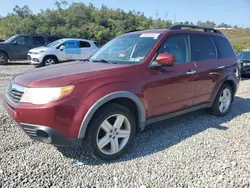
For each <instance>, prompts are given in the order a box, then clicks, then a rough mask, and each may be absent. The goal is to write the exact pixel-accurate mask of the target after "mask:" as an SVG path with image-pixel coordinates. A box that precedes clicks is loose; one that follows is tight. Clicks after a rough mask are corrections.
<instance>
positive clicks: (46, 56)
mask: <svg viewBox="0 0 250 188" xmlns="http://www.w3.org/2000/svg"><path fill="white" fill-rule="evenodd" d="M48 57H54V58H56V60H57V62H58V61H59V60H58V57H57V56H56V55H55V54H48V55H45V56H44V57H43V61H44V60H45V59H46V58H48Z"/></svg>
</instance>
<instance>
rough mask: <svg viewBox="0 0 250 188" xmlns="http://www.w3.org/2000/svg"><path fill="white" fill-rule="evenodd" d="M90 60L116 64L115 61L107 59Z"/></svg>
mask: <svg viewBox="0 0 250 188" xmlns="http://www.w3.org/2000/svg"><path fill="white" fill-rule="evenodd" d="M92 62H102V63H108V64H116V63H115V62H111V61H108V60H106V59H100V60H93V61H92Z"/></svg>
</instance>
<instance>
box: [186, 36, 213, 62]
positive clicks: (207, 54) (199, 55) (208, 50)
mask: <svg viewBox="0 0 250 188" xmlns="http://www.w3.org/2000/svg"><path fill="white" fill-rule="evenodd" d="M190 42H191V60H192V61H204V60H211V59H217V53H216V48H215V45H214V42H213V40H212V38H211V37H210V36H207V35H196V34H192V35H190Z"/></svg>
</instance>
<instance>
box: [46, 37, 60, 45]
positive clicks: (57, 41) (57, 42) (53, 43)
mask: <svg viewBox="0 0 250 188" xmlns="http://www.w3.org/2000/svg"><path fill="white" fill-rule="evenodd" d="M61 43H63V40H62V39H59V40H56V41H54V42H51V43H49V44H47V45H46V47H56V46H57V45H59V44H61Z"/></svg>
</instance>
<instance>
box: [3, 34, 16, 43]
mask: <svg viewBox="0 0 250 188" xmlns="http://www.w3.org/2000/svg"><path fill="white" fill-rule="evenodd" d="M16 37H17V36H16V35H14V36H12V37H10V38H8V39H7V40H5V41H4V43H11V42H12V41H13V40H14V39H15V38H16Z"/></svg>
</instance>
